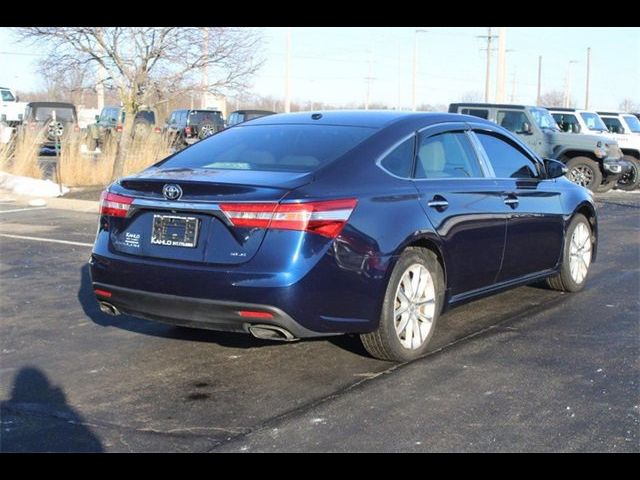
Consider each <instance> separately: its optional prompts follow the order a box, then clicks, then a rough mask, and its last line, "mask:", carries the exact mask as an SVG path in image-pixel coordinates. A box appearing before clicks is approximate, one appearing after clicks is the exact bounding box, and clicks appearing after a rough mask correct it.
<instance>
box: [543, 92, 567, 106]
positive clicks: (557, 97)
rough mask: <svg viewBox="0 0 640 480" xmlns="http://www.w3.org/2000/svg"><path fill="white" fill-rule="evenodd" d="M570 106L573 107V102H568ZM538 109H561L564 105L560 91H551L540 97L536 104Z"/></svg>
mask: <svg viewBox="0 0 640 480" xmlns="http://www.w3.org/2000/svg"><path fill="white" fill-rule="evenodd" d="M569 104H570V105H575V102H574V101H573V100H570V101H569ZM538 105H539V106H540V107H561V106H562V105H564V93H563V92H561V91H560V90H551V91H549V92H546V93H543V94H542V95H540V101H539V103H538Z"/></svg>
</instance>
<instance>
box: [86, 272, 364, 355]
mask: <svg viewBox="0 0 640 480" xmlns="http://www.w3.org/2000/svg"><path fill="white" fill-rule="evenodd" d="M78 301H79V302H80V305H81V306H82V309H83V311H84V313H85V315H86V316H87V317H89V318H90V319H91V320H92V321H93V322H94V323H96V324H98V325H100V326H102V327H115V328H121V329H124V330H128V331H130V332H135V333H141V334H144V335H152V336H155V337H162V338H173V339H176V340H185V341H191V342H206V343H216V344H218V345H220V346H223V347H230V348H259V347H267V346H273V345H283V343H282V342H277V341H269V340H260V339H257V338H254V337H252V336H251V335H249V334H245V333H233V332H216V331H213V330H204V329H197V328H188V327H176V326H174V325H167V324H163V323H160V322H154V321H150V320H145V319H142V318H136V317H131V316H129V315H118V316H116V317H113V316H110V315H106V314H104V313H102V312H101V311H100V307H99V306H98V302H97V301H96V298H95V295H94V293H93V288H92V286H91V277H90V275H89V265H88V264H87V265H84V266H83V267H82V268H81V270H80V289H79V290H78ZM302 341H304V342H325V341H329V342H331V343H332V344H334V345H336V346H337V347H339V348H342V349H345V350H348V351H350V352H352V353H355V354H356V355H361V356H365V357H369V355H368V354H367V353H366V351H365V349H364V347H363V346H362V343H361V342H360V340H359V339H358V338H357V336H350V335H349V336H347V335H338V336H332V337H319V338H311V339H304V340H302Z"/></svg>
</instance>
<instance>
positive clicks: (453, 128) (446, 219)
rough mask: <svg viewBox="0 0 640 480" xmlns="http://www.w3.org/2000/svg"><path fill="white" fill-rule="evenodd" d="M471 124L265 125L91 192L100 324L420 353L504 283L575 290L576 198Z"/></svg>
mask: <svg viewBox="0 0 640 480" xmlns="http://www.w3.org/2000/svg"><path fill="white" fill-rule="evenodd" d="M565 173H566V167H565V166H564V165H563V164H562V163H559V162H557V161H555V160H553V159H542V158H540V157H539V156H538V155H537V154H536V153H535V152H533V151H532V150H531V149H530V148H529V147H528V146H527V145H526V144H524V143H523V142H522V141H520V140H519V139H518V138H517V137H516V136H514V135H513V134H511V133H510V132H509V131H507V130H505V129H503V128H502V127H500V126H498V125H496V124H494V123H492V122H489V121H485V120H483V119H480V118H477V117H471V116H465V115H457V114H440V113H406V112H391V111H386V112H373V111H329V112H319V113H310V112H309V113H292V114H279V115H271V116H268V117H263V118H260V119H256V120H253V121H251V122H248V123H246V124H240V125H237V126H234V127H232V128H229V129H228V130H225V131H222V132H219V133H217V134H215V135H213V136H211V137H209V138H207V139H205V140H203V141H201V142H198V143H196V144H195V145H192V146H190V147H188V148H186V149H184V150H182V151H180V152H178V153H175V154H173V155H171V156H170V157H168V158H166V159H164V160H162V161H160V162H158V163H156V164H155V165H153V166H151V167H149V168H147V169H146V170H144V171H142V172H140V173H138V174H136V175H132V176H129V177H126V178H122V179H120V180H118V181H116V182H114V183H113V184H112V185H110V186H109V188H108V189H107V190H106V191H105V192H104V193H103V196H102V200H101V206H100V220H99V227H98V233H97V237H96V242H95V246H94V249H93V252H92V255H91V260H90V264H91V278H92V286H93V291H94V292H95V295H96V297H97V300H98V301H99V302H100V305H101V309H102V310H103V311H104V312H106V313H109V314H113V315H116V314H119V313H124V314H130V315H133V316H137V317H142V318H147V319H152V320H156V321H160V322H166V323H170V324H174V325H182V326H187V327H195V328H204V329H212V330H220V331H233V332H245V333H249V334H252V335H253V336H255V337H258V338H261V339H271V340H285V341H287V340H296V339H299V338H307V337H316V336H328V335H336V334H344V333H355V334H359V335H360V337H361V339H362V342H363V344H364V346H365V348H366V349H367V350H368V351H369V352H370V353H371V355H373V356H374V357H377V358H381V359H387V360H394V361H408V360H411V359H414V358H417V357H419V356H421V355H423V354H424V353H425V352H426V350H427V348H428V345H429V341H430V339H431V338H432V336H433V333H434V329H435V327H436V324H437V322H438V318H439V316H440V314H441V313H442V312H444V311H445V310H447V309H448V308H451V307H454V306H456V305H460V304H462V303H465V302H468V301H470V300H473V299H476V298H479V297H482V296H486V295H489V294H493V293H496V292H499V291H503V290H506V289H509V288H512V287H516V286H519V285H524V284H529V283H533V282H538V281H541V280H546V282H547V283H548V285H549V286H550V287H551V288H554V289H557V290H561V291H565V292H576V291H578V290H580V289H582V288H583V286H584V285H585V281H586V278H587V274H588V271H589V267H590V265H591V262H592V261H594V260H595V256H596V247H597V217H596V210H595V205H594V201H593V198H592V194H591V193H590V192H589V191H588V190H587V189H585V188H583V187H580V186H578V185H575V184H573V183H571V182H570V181H569V180H567V179H566V178H565V176H564V175H565Z"/></svg>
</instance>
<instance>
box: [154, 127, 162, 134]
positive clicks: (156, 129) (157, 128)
mask: <svg viewBox="0 0 640 480" xmlns="http://www.w3.org/2000/svg"><path fill="white" fill-rule="evenodd" d="M153 131H154V132H156V133H160V132H161V130H160V127H156V128H154V129H153Z"/></svg>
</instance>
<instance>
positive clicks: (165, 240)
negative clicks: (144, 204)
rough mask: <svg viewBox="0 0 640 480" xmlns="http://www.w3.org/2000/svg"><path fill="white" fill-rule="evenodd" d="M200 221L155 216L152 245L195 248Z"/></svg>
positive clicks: (187, 218)
mask: <svg viewBox="0 0 640 480" xmlns="http://www.w3.org/2000/svg"><path fill="white" fill-rule="evenodd" d="M197 241H198V219H197V218H195V217H183V216H179V215H154V216H153V231H152V233H151V243H153V244H155V245H166V246H168V247H187V248H195V246H196V243H197Z"/></svg>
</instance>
